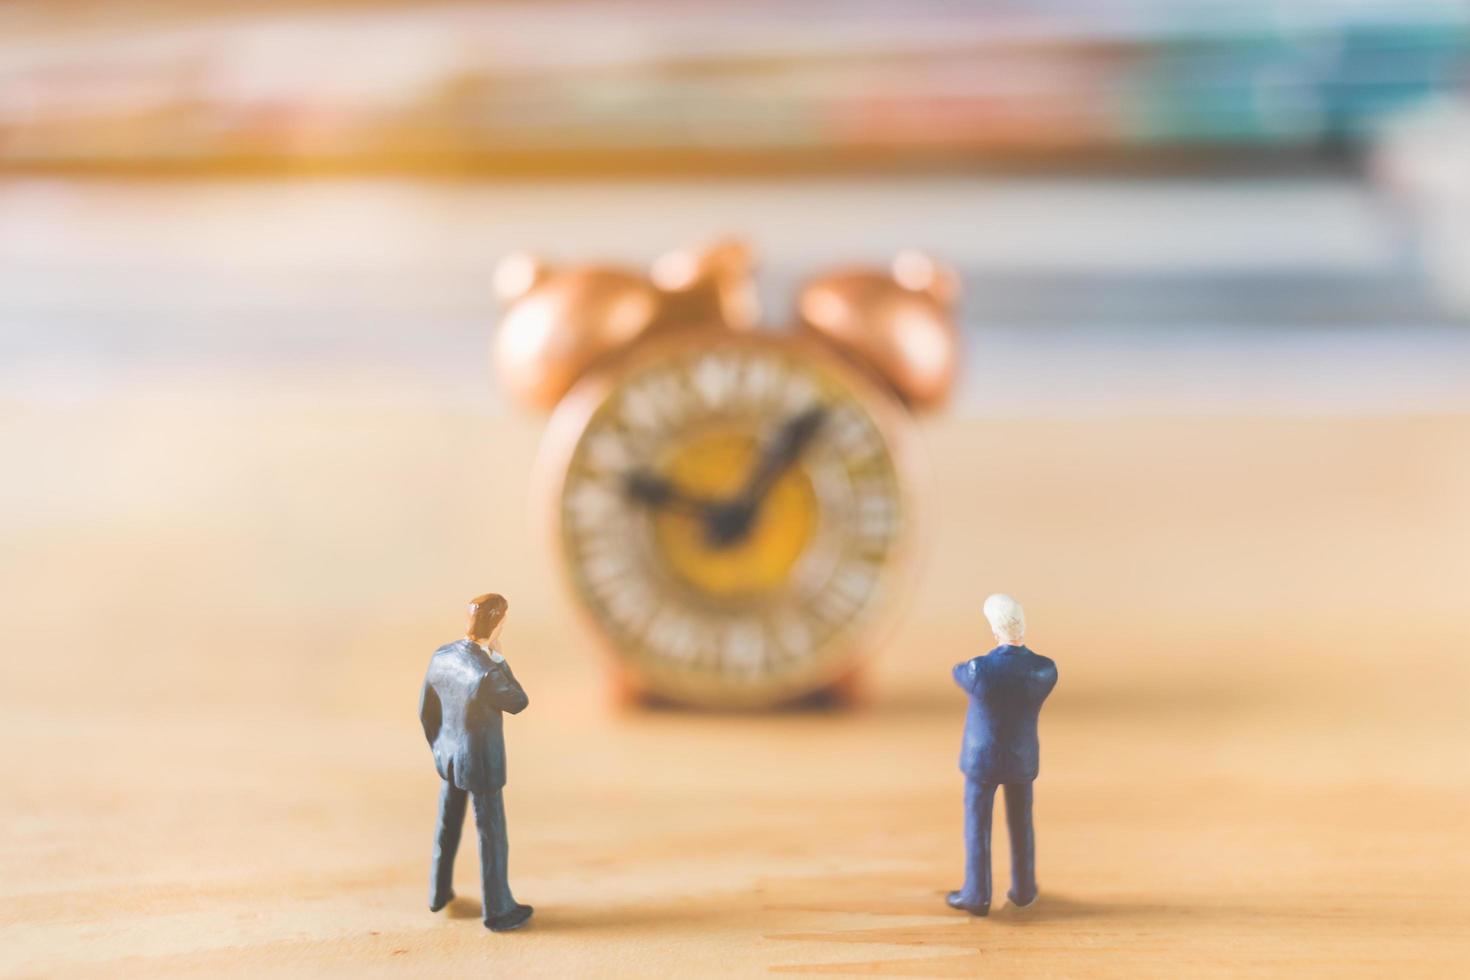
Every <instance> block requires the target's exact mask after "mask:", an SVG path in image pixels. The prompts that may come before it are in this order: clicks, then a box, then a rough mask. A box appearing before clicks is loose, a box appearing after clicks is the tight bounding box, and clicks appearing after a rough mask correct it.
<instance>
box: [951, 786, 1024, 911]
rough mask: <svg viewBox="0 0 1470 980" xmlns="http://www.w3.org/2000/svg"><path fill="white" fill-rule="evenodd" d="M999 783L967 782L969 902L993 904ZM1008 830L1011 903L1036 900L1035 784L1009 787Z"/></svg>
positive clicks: (966, 880)
mask: <svg viewBox="0 0 1470 980" xmlns="http://www.w3.org/2000/svg"><path fill="white" fill-rule="evenodd" d="M999 785H1000V784H999V783H982V782H980V781H978V780H975V779H968V778H967V779H966V780H965V885H964V887H963V888H962V889H961V893H962V894H963V895H964V897H965V899H966V901H970V902H976V903H978V904H983V905H989V904H990V817H991V813H992V811H993V810H994V809H995V790H996V788H997V787H998V786H999ZM1005 788H1006V828H1007V830H1009V831H1010V836H1011V895H1010V898H1011V901H1012V902H1014V903H1016V904H1017V905H1030V904H1031V902H1032V901H1033V900H1034V899H1035V898H1036V835H1035V833H1034V832H1033V831H1032V829H1031V783H1029V782H1025V783H1006V784H1005Z"/></svg>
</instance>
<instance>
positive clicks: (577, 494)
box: [565, 481, 623, 531]
mask: <svg viewBox="0 0 1470 980" xmlns="http://www.w3.org/2000/svg"><path fill="white" fill-rule="evenodd" d="M565 499H566V509H567V512H568V514H569V517H570V520H571V523H572V524H573V525H574V526H575V527H576V528H577V529H578V530H579V531H591V530H596V529H597V528H600V527H602V526H604V525H605V524H606V523H607V522H608V521H610V520H612V519H614V518H616V517H619V516H620V515H621V513H622V511H623V500H622V498H621V497H619V496H618V495H617V494H616V493H614V492H613V491H612V490H611V489H610V488H609V487H608V486H607V485H606V484H602V483H594V482H591V481H584V482H581V483H579V484H577V486H576V489H574V490H572V491H571V492H570V493H568V494H567V495H566V498H565Z"/></svg>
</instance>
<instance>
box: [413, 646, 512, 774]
mask: <svg viewBox="0 0 1470 980" xmlns="http://www.w3.org/2000/svg"><path fill="white" fill-rule="evenodd" d="M528 703H529V699H528V698H527V697H526V692H525V691H523V690H521V685H520V684H519V683H518V682H517V681H516V679H515V675H514V674H512V673H511V672H510V664H508V663H496V662H495V661H493V660H491V659H490V655H489V654H487V653H486V652H485V651H484V650H482V649H480V645H479V644H478V643H475V642H474V641H473V640H456V641H455V642H453V643H446V644H445V645H444V646H442V647H440V648H439V649H437V650H435V651H434V656H433V658H432V659H430V660H429V673H428V675H427V676H426V677H425V678H424V690H423V693H422V694H421V695H420V697H419V720H420V721H422V722H423V725H424V737H425V738H427V739H428V740H429V745H430V746H431V747H432V748H433V750H434V766H435V768H437V769H438V770H439V775H440V776H442V777H443V778H444V779H447V780H449V781H450V782H452V783H454V785H455V786H458V787H459V788H460V789H462V790H465V791H467V792H471V793H475V792H481V793H483V792H489V791H492V790H498V789H500V788H501V787H502V786H504V785H505V737H504V735H503V733H502V731H501V728H502V726H501V712H503V711H509V712H510V713H511V714H517V713H518V712H520V711H522V710H523V709H524V708H525V707H526V705H527V704H528Z"/></svg>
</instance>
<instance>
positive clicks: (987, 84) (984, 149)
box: [0, 0, 1470, 172]
mask: <svg viewBox="0 0 1470 980" xmlns="http://www.w3.org/2000/svg"><path fill="white" fill-rule="evenodd" d="M67 7H68V8H69V10H68V12H67V13H66V14H65V15H58V13H57V9H56V8H55V7H54V6H52V5H49V4H44V3H42V4H37V3H26V2H20V3H12V4H9V5H7V9H5V10H4V11H0V167H8V168H12V169H22V168H66V167H81V168H87V167H97V168H141V169H148V168H164V169H173V168H177V169H183V170H195V169H197V170H209V169H213V168H229V167H236V166H242V167H287V168H312V167H322V168H328V169H336V168H349V169H350V168H369V169H416V168H429V169H436V168H437V169H445V168H447V169H458V168H463V169H466V170H476V171H478V170H486V171H508V172H509V171H530V172H539V171H544V170H558V169H569V170H580V171H588V172H598V171H603V170H618V169H640V168H656V169H663V168H670V169H680V168H688V169H702V168H711V167H713V168H746V167H750V168H771V169H781V168H799V167H832V166H848V165H858V166H874V165H876V166H890V165H891V166H921V167H934V166H938V167H944V166H955V167H968V166H977V165H985V164H987V163H993V162H999V163H1002V164H1022V165H1024V164H1027V163H1030V162H1050V163H1062V164H1065V165H1068V166H1071V165H1083V166H1085V165H1087V164H1088V163H1089V162H1096V161H1112V160H1119V159H1122V160H1126V161H1130V162H1141V163H1144V164H1147V163H1148V162H1149V161H1151V160H1152V161H1161V160H1169V159H1178V158H1180V157H1195V158H1204V159H1219V158H1223V157H1230V158H1232V159H1241V158H1245V159H1250V158H1258V159H1266V158H1272V157H1280V156H1282V155H1306V156H1309V157H1310V156H1317V155H1321V154H1323V153H1330V152H1332V151H1336V150H1340V149H1342V148H1352V147H1354V146H1356V145H1358V144H1359V143H1361V142H1362V141H1363V140H1364V139H1365V137H1367V136H1369V135H1370V134H1371V133H1372V132H1373V131H1374V130H1375V127H1377V126H1378V125H1379V124H1380V123H1381V122H1382V121H1383V120H1384V119H1385V118H1388V117H1390V116H1392V115H1394V114H1396V113H1398V112H1400V111H1404V110H1406V109H1409V108H1412V107H1414V106H1416V105H1419V104H1422V103H1424V102H1426V101H1428V100H1432V99H1434V98H1435V97H1436V96H1445V95H1451V94H1454V93H1457V92H1458V93H1463V92H1464V91H1465V88H1466V82H1467V77H1470V8H1467V5H1466V4H1464V3H1461V2H1446V0H1234V2H1223V0H1173V2H1164V0H1131V2H1129V0H1090V2H1089V0H1035V2H1027V3H1021V2H991V3H979V4H971V5H964V4H951V3H939V2H933V0H910V2H906V3H889V2H884V3H878V2H837V0H811V2H787V3H775V2H768V0H748V2H743V3H729V2H720V3H705V4H676V3H658V2H650V0H608V2H604V3H585V2H572V0H548V2H542V3H500V4H489V5H484V4H475V5H467V4H459V3H456V4H428V5H426V4H413V5H409V4H405V3H392V2H381V0H379V2H366V0H364V2H360V3H351V2H348V3H342V2H337V3H331V4H326V3H321V2H318V3H307V2H303V3H295V4H291V3H281V2H270V3H264V4H245V3H239V2H233V3H219V2H215V3H206V4H199V3H183V2H173V3H170V2H154V3H150V4H146V5H140V4H136V3H112V4H102V3H85V2H84V3H77V4H68V5H67Z"/></svg>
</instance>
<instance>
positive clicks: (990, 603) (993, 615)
mask: <svg viewBox="0 0 1470 980" xmlns="http://www.w3.org/2000/svg"><path fill="white" fill-rule="evenodd" d="M985 618H986V619H988V620H990V631H991V632H992V633H994V634H995V638H996V640H998V641H999V642H1001V643H1010V644H1019V643H1020V642H1021V641H1022V640H1024V639H1025V638H1026V613H1025V612H1024V611H1023V610H1022V609H1021V604H1020V603H1019V602H1017V601H1016V600H1015V599H1012V598H1011V597H1010V596H1008V595H1005V594H1003V593H1000V592H997V593H996V594H995V595H993V596H991V597H990V598H989V599H986V600H985Z"/></svg>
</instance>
